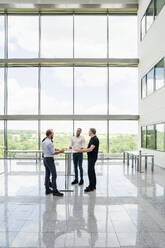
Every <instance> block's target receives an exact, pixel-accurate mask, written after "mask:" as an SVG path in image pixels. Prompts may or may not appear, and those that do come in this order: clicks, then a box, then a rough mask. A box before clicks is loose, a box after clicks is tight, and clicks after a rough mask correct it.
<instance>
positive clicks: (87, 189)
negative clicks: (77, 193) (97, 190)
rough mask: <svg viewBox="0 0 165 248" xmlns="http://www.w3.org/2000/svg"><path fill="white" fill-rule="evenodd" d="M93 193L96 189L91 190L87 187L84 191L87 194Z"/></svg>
mask: <svg viewBox="0 0 165 248" xmlns="http://www.w3.org/2000/svg"><path fill="white" fill-rule="evenodd" d="M92 191H94V189H91V188H89V187H87V188H86V189H85V190H84V192H85V193H88V192H92Z"/></svg>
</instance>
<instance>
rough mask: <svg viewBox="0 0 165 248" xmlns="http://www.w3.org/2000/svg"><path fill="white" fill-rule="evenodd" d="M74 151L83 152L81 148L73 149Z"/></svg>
mask: <svg viewBox="0 0 165 248" xmlns="http://www.w3.org/2000/svg"><path fill="white" fill-rule="evenodd" d="M75 151H76V152H83V149H79V150H75Z"/></svg>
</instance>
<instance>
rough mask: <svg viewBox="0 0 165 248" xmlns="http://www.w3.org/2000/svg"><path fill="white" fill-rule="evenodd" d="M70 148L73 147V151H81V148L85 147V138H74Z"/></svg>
mask: <svg viewBox="0 0 165 248" xmlns="http://www.w3.org/2000/svg"><path fill="white" fill-rule="evenodd" d="M70 146H71V147H72V149H73V150H74V151H75V150H79V149H81V148H84V147H85V139H84V137H83V136H79V137H77V136H73V137H72V139H71V143H70Z"/></svg>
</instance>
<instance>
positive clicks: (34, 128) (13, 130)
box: [7, 121, 38, 150]
mask: <svg viewBox="0 0 165 248" xmlns="http://www.w3.org/2000/svg"><path fill="white" fill-rule="evenodd" d="M7 138H8V149H9V150H38V122H37V121H8V122H7Z"/></svg>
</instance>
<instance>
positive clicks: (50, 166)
mask: <svg viewBox="0 0 165 248" xmlns="http://www.w3.org/2000/svg"><path fill="white" fill-rule="evenodd" d="M44 165H45V188H46V189H49V182H50V175H52V187H53V190H56V189H57V185H56V178H57V173H56V167H55V163H54V158H51V157H50V158H44Z"/></svg>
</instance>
